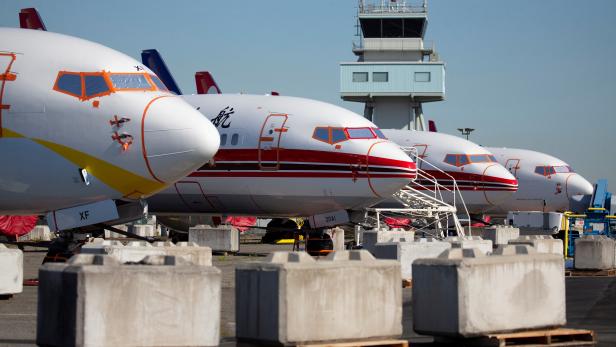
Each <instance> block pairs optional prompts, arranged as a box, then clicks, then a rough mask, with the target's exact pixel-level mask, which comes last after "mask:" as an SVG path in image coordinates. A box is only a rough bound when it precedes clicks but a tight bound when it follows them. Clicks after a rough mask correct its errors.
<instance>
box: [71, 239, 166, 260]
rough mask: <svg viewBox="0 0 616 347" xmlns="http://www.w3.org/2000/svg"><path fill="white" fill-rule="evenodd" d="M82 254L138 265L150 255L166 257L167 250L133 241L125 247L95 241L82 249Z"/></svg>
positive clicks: (100, 240) (143, 242) (113, 242)
mask: <svg viewBox="0 0 616 347" xmlns="http://www.w3.org/2000/svg"><path fill="white" fill-rule="evenodd" d="M81 253H82V254H101V255H110V256H112V257H113V258H114V259H116V260H117V261H119V262H120V263H129V262H130V263H138V262H140V261H141V260H143V259H144V258H145V257H147V256H149V255H165V250H164V249H162V248H160V247H156V248H155V247H153V246H152V245H151V244H150V243H148V242H146V241H131V242H129V243H128V244H126V246H124V245H123V244H122V243H121V242H120V241H111V240H102V239H94V241H93V242H91V243H87V244H85V245H83V246H82V247H81Z"/></svg>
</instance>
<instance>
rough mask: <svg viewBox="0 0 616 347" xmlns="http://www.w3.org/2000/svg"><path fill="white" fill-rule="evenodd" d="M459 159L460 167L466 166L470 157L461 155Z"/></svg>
mask: <svg viewBox="0 0 616 347" xmlns="http://www.w3.org/2000/svg"><path fill="white" fill-rule="evenodd" d="M459 157H460V166H464V165H466V164H468V157H467V156H466V155H465V154H461V155H460V156H459Z"/></svg>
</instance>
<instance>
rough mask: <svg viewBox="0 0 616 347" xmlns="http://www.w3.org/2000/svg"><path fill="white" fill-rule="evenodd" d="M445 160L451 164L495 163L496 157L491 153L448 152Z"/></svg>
mask: <svg viewBox="0 0 616 347" xmlns="http://www.w3.org/2000/svg"><path fill="white" fill-rule="evenodd" d="M443 161H444V162H445V163H447V164H449V165H455V166H464V165H467V164H473V163H495V162H496V158H495V157H494V156H493V155H489V154H447V155H446V156H445V159H444V160H443Z"/></svg>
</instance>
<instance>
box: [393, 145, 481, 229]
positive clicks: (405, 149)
mask: <svg viewBox="0 0 616 347" xmlns="http://www.w3.org/2000/svg"><path fill="white" fill-rule="evenodd" d="M400 149H402V151H403V152H405V153H407V155H409V153H410V155H409V156H410V157H411V159H413V160H414V161H415V163H416V164H419V163H420V162H421V164H423V163H425V164H427V165H428V166H430V167H431V168H434V169H436V171H438V172H440V173H442V174H444V175H445V176H447V177H449V178H450V179H451V182H452V183H453V184H452V188H453V189H449V188H447V187H446V186H442V185H441V184H440V183H438V180H437V179H436V178H435V177H434V176H432V175H430V174H428V173H427V172H425V171H424V170H420V169H417V172H420V171H421V172H423V173H425V174H426V175H429V176H430V177H432V179H433V180H434V181H435V182H436V183H435V185H438V186H439V192H440V186H442V187H443V188H444V189H445V190H447V191H449V192H451V193H452V194H453V206H457V204H456V196H458V197H459V198H460V204H461V205H462V207H463V208H464V214H465V216H466V218H467V221H468V231H469V234H470V232H471V223H470V221H471V216H470V213H469V212H468V208H467V207H466V202H465V201H464V197H463V196H462V192H460V188H459V187H458V182H457V181H456V179H455V178H453V176H451V175H450V174H448V173H447V172H445V171H444V170H442V169H441V168H439V167H436V166H435V165H433V164H432V163H430V162H428V161H426V160H424V159H423V158H421V157H420V156H419V155H418V153H417V148H415V147H403V146H400ZM420 166H421V165H418V167H420ZM413 184H417V183H415V182H413ZM441 200H442V195H441Z"/></svg>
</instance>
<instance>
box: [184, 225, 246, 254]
mask: <svg viewBox="0 0 616 347" xmlns="http://www.w3.org/2000/svg"><path fill="white" fill-rule="evenodd" d="M188 242H194V243H196V244H198V245H199V246H207V247H210V248H211V249H212V251H215V252H238V251H239V250H240V231H239V230H238V229H236V228H233V227H231V226H219V227H210V226H209V225H197V226H195V227H191V228H190V229H189V230H188Z"/></svg>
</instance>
